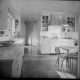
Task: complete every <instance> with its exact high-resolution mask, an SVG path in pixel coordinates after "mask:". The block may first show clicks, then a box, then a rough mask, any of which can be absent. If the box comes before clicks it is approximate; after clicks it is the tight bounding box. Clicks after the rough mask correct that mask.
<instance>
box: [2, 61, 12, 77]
mask: <svg viewBox="0 0 80 80" xmlns="http://www.w3.org/2000/svg"><path fill="white" fill-rule="evenodd" d="M12 64H13V60H0V78H6V77H9V78H10V77H11V76H12Z"/></svg>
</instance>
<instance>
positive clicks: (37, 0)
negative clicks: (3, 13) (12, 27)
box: [12, 0, 80, 21]
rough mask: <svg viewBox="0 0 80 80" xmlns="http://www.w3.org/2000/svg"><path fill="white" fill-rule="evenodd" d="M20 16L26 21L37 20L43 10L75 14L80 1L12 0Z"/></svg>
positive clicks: (79, 6)
mask: <svg viewBox="0 0 80 80" xmlns="http://www.w3.org/2000/svg"><path fill="white" fill-rule="evenodd" d="M12 2H13V4H14V6H15V7H16V9H17V11H18V12H19V14H20V15H21V18H22V19H23V20H26V21H37V20H38V18H39V14H40V13H41V12H44V11H50V12H65V13H69V14H77V12H78V11H79V8H80V1H60V0H12Z"/></svg>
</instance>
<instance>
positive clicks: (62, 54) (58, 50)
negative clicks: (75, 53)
mask: <svg viewBox="0 0 80 80" xmlns="http://www.w3.org/2000/svg"><path fill="white" fill-rule="evenodd" d="M55 52H56V54H58V58H57V61H56V66H57V63H58V70H60V71H62V67H63V63H64V61H65V60H66V71H67V60H68V57H67V53H65V51H64V50H63V53H60V48H58V47H56V48H55ZM60 59H62V61H60ZM60 62H61V66H60ZM59 67H61V68H60V69H59Z"/></svg>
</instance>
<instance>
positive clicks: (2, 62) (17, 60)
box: [0, 45, 24, 78]
mask: <svg viewBox="0 0 80 80" xmlns="http://www.w3.org/2000/svg"><path fill="white" fill-rule="evenodd" d="M23 55H24V46H23V45H20V46H19V48H18V49H17V50H14V51H13V53H12V55H11V56H10V57H9V58H6V56H5V59H4V58H3V59H0V78H1V77H3V78H4V77H9V78H20V75H21V68H22V56H23Z"/></svg>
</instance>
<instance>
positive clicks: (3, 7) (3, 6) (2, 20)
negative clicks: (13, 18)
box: [0, 0, 8, 29]
mask: <svg viewBox="0 0 80 80" xmlns="http://www.w3.org/2000/svg"><path fill="white" fill-rule="evenodd" d="M7 5H8V1H7V0H0V12H1V16H0V28H1V29H6V27H7Z"/></svg>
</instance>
